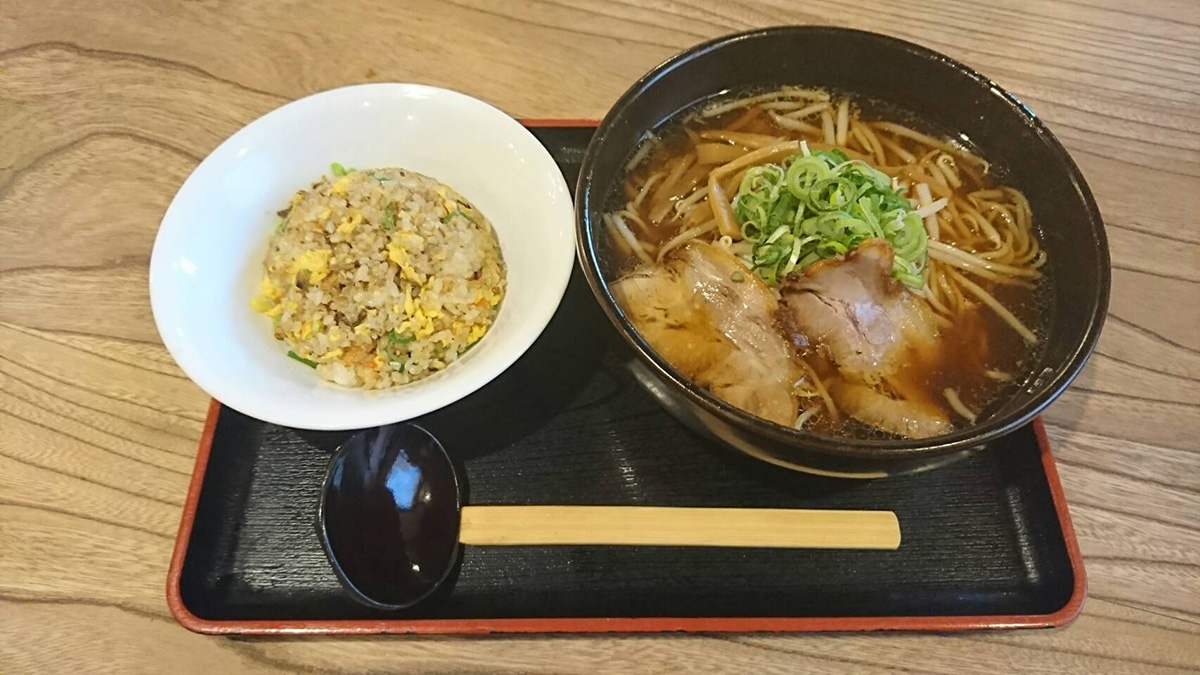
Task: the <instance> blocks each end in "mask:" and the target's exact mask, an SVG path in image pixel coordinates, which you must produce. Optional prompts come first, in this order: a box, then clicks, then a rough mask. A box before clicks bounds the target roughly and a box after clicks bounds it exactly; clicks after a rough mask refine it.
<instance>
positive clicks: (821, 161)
mask: <svg viewBox="0 0 1200 675" xmlns="http://www.w3.org/2000/svg"><path fill="white" fill-rule="evenodd" d="M626 168H627V171H626V176H625V180H624V182H623V184H622V185H621V186H620V188H619V190H620V191H619V195H618V196H617V198H616V199H615V202H616V206H615V207H614V208H612V210H611V211H610V212H609V213H607V214H605V215H604V216H603V223H604V227H605V229H606V230H607V232H608V233H609V235H610V239H611V243H612V250H613V251H614V252H615V254H616V255H617V257H618V258H619V259H620V264H619V265H618V268H619V269H620V270H622V271H623V272H624V273H625V274H626V277H625V278H627V279H628V278H630V277H631V276H634V277H638V278H639V283H642V281H644V280H645V279H646V278H648V277H647V276H646V275H648V274H653V273H655V271H656V270H663V269H666V268H669V267H671V266H672V265H674V267H673V268H672V269H674V270H675V271H676V272H678V270H679V269H681V268H680V267H679V265H680V264H681V262H680V260H681V259H682V258H683V257H685V256H686V255H689V254H688V253H687V251H688V250H689V247H691V246H693V244H694V243H695V242H704V243H706V244H709V245H713V246H716V247H719V248H720V249H722V250H724V251H727V252H729V253H731V254H732V255H733V256H735V257H736V258H737V260H738V261H739V262H740V265H741V266H742V270H741V271H734V272H733V273H732V276H731V278H732V279H733V281H735V282H739V284H740V283H741V282H740V279H739V276H740V275H742V274H743V271H744V274H745V275H751V274H753V275H755V277H756V278H755V279H750V281H752V282H753V283H754V286H755V287H756V288H757V286H758V281H759V280H761V281H762V283H763V284H765V287H766V288H768V289H769V290H770V293H772V294H773V295H774V296H775V298H777V299H779V300H780V302H782V303H783V305H781V307H789V304H788V303H789V302H791V300H792V299H793V298H792V297H789V295H788V294H789V292H790V291H789V290H788V289H789V288H794V287H795V286H796V285H797V284H798V283H799V284H800V285H801V286H803V285H805V284H807V285H809V286H819V284H818V283H817V281H816V280H817V279H819V278H821V277H822V276H823V277H824V278H825V279H828V278H830V277H831V276H832V275H831V272H832V271H833V270H834V268H835V267H836V266H838V265H842V266H843V269H842V270H841V271H840V272H838V273H839V274H842V276H845V272H847V271H853V270H852V269H851V267H850V266H849V265H848V264H847V263H852V262H853V263H855V264H857V265H858V267H860V268H865V266H866V258H867V249H868V248H871V247H875V248H876V249H878V250H877V251H876V255H877V256H887V255H890V256H891V260H892V266H893V268H892V274H891V279H890V280H889V281H888V286H887V287H886V290H885V291H883V292H884V293H885V294H888V296H889V297H892V298H893V300H895V299H896V297H898V296H897V294H902V295H903V296H904V297H903V298H900V300H903V302H905V303H909V302H911V303H912V304H914V305H919V307H915V308H914V309H912V311H911V312H910V314H911V316H915V317H922V318H921V321H924V322H927V323H928V324H929V325H930V326H931V328H930V329H929V330H930V331H931V332H934V333H936V338H937V339H936V345H937V347H936V349H933V350H925V351H924V352H923V353H921V354H920V355H918V351H920V350H918V351H913V352H905V357H904V358H903V359H902V363H900V364H899V365H896V366H895V367H892V368H890V369H884V370H881V371H880V372H879V373H867V374H866V375H863V374H862V372H857V373H855V372H851V369H849V368H847V367H845V366H846V364H845V363H844V362H842V361H840V360H839V358H838V357H837V354H836V352H837V349H836V348H832V347H831V345H830V344H829V343H827V342H825V341H824V337H825V336H824V335H823V334H820V332H819V331H814V330H812V326H811V325H807V326H805V327H802V328H807V329H808V330H804V329H800V330H797V329H796V328H795V326H792V328H791V330H790V332H789V330H787V326H786V325H785V324H787V323H788V322H787V321H782V323H781V322H780V321H776V322H775V324H774V325H775V327H777V328H778V330H779V331H780V332H782V333H784V334H786V335H787V339H788V341H789V342H790V343H791V345H792V347H793V350H794V359H793V360H794V362H795V363H794V364H789V365H788V368H792V367H795V368H796V370H795V373H796V374H797V378H796V380H795V382H794V385H793V389H792V391H791V395H792V396H793V397H794V398H795V401H796V404H795V407H794V415H792V414H791V413H787V414H782V413H781V414H780V416H778V417H777V418H773V419H774V421H777V422H780V423H785V422H788V418H792V419H791V420H790V422H789V423H790V424H791V425H792V426H795V427H796V428H805V429H810V430H815V431H818V432H823V433H830V434H841V435H850V436H860V437H861V436H878V435H880V433H883V434H884V435H885V436H887V435H902V436H911V437H924V436H929V435H936V434H938V433H944V432H945V431H948V430H949V429H952V428H954V427H955V426H964V425H969V424H973V423H975V421H976V420H977V419H978V418H981V417H984V416H985V415H986V410H987V408H988V406H990V405H992V404H993V403H995V402H996V401H998V400H1000V399H1001V394H1003V393H1004V392H1005V391H1006V390H1007V389H1008V388H1009V387H1014V386H1017V383H1019V382H1020V381H1021V380H1022V379H1023V378H1024V376H1026V375H1027V371H1028V369H1029V364H1030V363H1031V362H1032V361H1033V357H1034V356H1036V354H1037V349H1038V347H1039V343H1040V341H1041V337H1040V336H1039V334H1038V333H1039V331H1040V330H1041V329H1042V327H1043V326H1044V325H1045V319H1046V314H1047V312H1046V307H1045V302H1044V300H1043V299H1044V298H1045V297H1046V293H1045V289H1044V288H1043V286H1044V285H1045V282H1046V280H1045V279H1044V278H1043V277H1044V275H1043V268H1044V266H1045V264H1046V253H1045V251H1044V250H1043V249H1042V248H1041V246H1040V244H1039V241H1038V236H1037V233H1036V231H1035V229H1034V224H1033V214H1032V211H1031V209H1030V205H1029V202H1028V200H1027V199H1026V198H1025V196H1024V195H1023V194H1022V193H1021V192H1020V191H1019V190H1017V189H1015V188H1013V187H1009V186H1006V185H1002V184H998V183H996V182H994V181H993V180H992V178H991V167H990V166H989V164H988V162H987V161H985V160H984V159H982V158H980V157H977V156H975V155H974V154H971V153H970V152H968V151H966V150H964V149H963V148H960V147H958V146H956V145H954V144H951V143H948V142H946V141H943V140H941V139H939V138H935V137H933V136H929V135H926V134H924V133H921V132H919V131H916V130H913V129H911V128H909V127H906V126H903V125H901V124H898V123H896V122H892V121H887V120H867V119H864V118H863V117H862V116H860V115H859V114H858V112H857V110H856V108H855V106H854V104H853V101H852V100H851V99H849V98H835V97H833V96H831V95H830V94H829V93H828V92H825V91H822V90H817V89H805V88H800V87H783V88H781V89H779V90H776V91H772V92H766V93H759V94H754V95H749V96H743V97H740V98H735V99H732V100H724V101H719V102H717V103H714V104H710V105H708V106H706V107H703V108H701V109H699V110H698V111H693V112H692V113H690V114H689V115H687V116H686V117H684V118H683V119H682V121H681V122H680V123H678V124H677V125H676V128H675V129H674V130H672V132H670V133H667V134H664V137H663V138H661V139H660V138H657V137H653V136H651V137H648V138H647V140H646V141H645V142H643V143H642V144H641V145H640V146H639V147H638V148H637V150H636V151H635V152H634V153H633V155H632V156H631V159H630V161H629V163H628V165H627V167H626ZM881 218H882V219H883V220H881ZM868 241H871V242H875V243H872V244H870V246H865V247H864V246H863V244H865V243H866V242H868ZM879 241H886V242H887V245H886V246H883V245H882V244H880V243H877V242H879ZM881 246H882V247H883V248H889V247H890V249H891V251H890V253H885V252H882V250H883V249H882V248H880V247H881ZM860 247H861V248H862V250H863V254H862V255H861V256H859V255H858V254H857V253H856V251H857V250H858V249H859V248H860ZM693 257H694V256H693ZM856 257H857V258H859V259H856ZM880 264H884V263H882V262H881V263H880ZM638 275H641V276H640V277H639V276H638ZM743 278H744V277H743ZM618 283H619V281H618ZM864 283H865V282H864ZM865 285H866V286H869V285H870V284H869V283H866V284H865ZM627 286H628V285H627ZM739 287H745V285H744V284H741V286H739V285H737V284H735V285H734V286H732V287H731V288H735V289H736V288H739ZM697 288H698V287H697ZM808 290H810V291H811V290H812V289H811V288H810V289H808ZM817 293H818V294H819V291H818V292H817ZM621 297H626V298H627V297H629V296H628V295H627V294H626V295H623V296H621ZM619 299H620V298H619ZM823 300H827V299H823ZM826 304H829V303H828V302H827V303H826ZM835 304H836V303H835ZM905 306H907V305H905ZM623 308H624V309H626V310H627V313H628V310H629V309H630V307H628V306H626V305H624V304H623ZM660 309H661V308H658V309H656V310H655V311H658V310H660ZM780 311H784V310H782V309H781V310H780ZM634 323H635V325H636V326H638V328H639V330H642V331H643V336H644V337H646V338H647V341H648V342H650V344H651V345H652V346H654V347H655V349H656V350H659V351H660V353H662V352H663V346H662V345H661V344H656V342H655V339H652V336H651V335H648V334H647V333H646V332H645V331H644V330H643V326H641V325H638V323H637V321H635V322H634ZM780 326H783V327H780ZM723 330H724V329H723ZM724 335H725V337H726V338H728V339H729V340H732V341H734V342H736V339H735V338H736V336H731V334H730V333H729V331H728V330H725V332H724ZM668 360H669V361H671V362H672V363H673V365H676V366H677V367H679V364H677V363H676V360H675V359H672V358H668ZM681 370H682V371H683V372H684V374H685V375H687V376H689V377H692V376H693V373H690V372H687V370H686V369H681ZM718 379H720V378H718ZM726 379H728V378H726ZM726 385H728V383H726ZM726 385H722V386H726ZM710 388H712V387H710ZM713 390H714V393H715V394H717V395H718V396H721V392H719V391H717V390H716V389H715V388H713ZM831 392H832V395H831ZM739 396H741V394H739ZM727 400H730V399H728V398H727ZM839 401H840V402H842V403H843V404H845V405H839ZM730 402H731V403H733V404H734V405H738V406H739V407H743V408H746V409H749V410H751V412H756V410H755V409H754V408H753V407H752V406H748V405H746V404H744V403H742V402H740V401H736V400H730ZM910 403H911V404H912V405H911V406H909V407H905V406H908V405H909V404H910ZM847 405H848V406H849V414H847V411H846V410H842V408H843V407H846V406H847ZM872 405H878V406H882V407H883V408H894V409H895V410H900V411H901V412H903V413H904V415H908V414H909V411H910V410H916V409H917V408H920V407H921V406H923V408H921V409H923V410H927V411H931V414H933V413H934V411H936V415H935V416H941V417H944V418H945V420H947V424H946V425H940V426H938V425H935V426H927V427H920V425H915V426H914V425H911V424H910V425H909V426H896V424H888V423H880V422H879V421H878V420H877V418H876V415H875V414H874V413H872V412H870V410H871V408H870V406H872ZM914 406H915V407H914ZM864 410H866V411H867V412H864ZM913 414H914V415H915V414H916V413H913ZM764 416H765V415H764ZM909 422H912V420H907V421H906V424H907V423H909Z"/></svg>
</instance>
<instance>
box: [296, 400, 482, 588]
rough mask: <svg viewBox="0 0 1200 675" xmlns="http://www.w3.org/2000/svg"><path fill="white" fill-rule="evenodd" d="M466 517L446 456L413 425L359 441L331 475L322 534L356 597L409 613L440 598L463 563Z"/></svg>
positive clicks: (320, 519) (320, 518) (373, 432)
mask: <svg viewBox="0 0 1200 675" xmlns="http://www.w3.org/2000/svg"><path fill="white" fill-rule="evenodd" d="M461 510H462V503H461V500H460V492H459V485H458V478H457V476H456V474H455V472H454V466H453V464H451V462H450V456H449V455H448V454H446V449H445V448H444V447H442V444H441V443H440V442H438V440H437V438H435V437H434V436H433V435H432V434H430V433H429V432H428V431H426V430H425V429H423V428H422V427H420V426H417V425H416V424H412V423H404V424H391V425H388V426H383V427H378V428H375V429H369V430H367V431H363V432H361V433H358V434H355V435H354V436H352V437H351V438H350V439H349V440H347V441H346V442H345V443H344V444H342V446H341V447H340V448H339V449H338V451H337V453H335V454H334V456H333V458H332V459H331V460H330V462H329V469H328V470H327V472H326V474H325V481H324V484H323V485H322V490H321V501H320V505H319V507H318V510H317V530H318V535H319V536H320V539H321V543H322V544H323V545H324V547H325V553H326V555H327V557H328V558H329V562H330V564H332V565H333V569H334V572H336V573H337V575H338V578H339V579H340V580H341V582H342V584H343V585H344V586H345V587H346V588H347V590H349V591H350V592H351V594H353V595H354V597H355V598H356V599H357V600H359V601H361V602H363V603H365V604H367V605H370V606H372V607H375V608H378V609H404V608H407V607H411V606H413V605H415V604H417V603H418V602H420V601H421V600H424V599H425V598H426V597H428V596H429V595H430V594H432V593H433V592H434V591H435V590H436V589H437V588H438V586H440V585H441V583H442V582H443V581H444V580H445V579H446V577H447V576H449V574H450V571H451V570H452V569H453V568H454V562H455V560H456V558H457V556H458V547H459V546H458V534H459V523H460V516H461Z"/></svg>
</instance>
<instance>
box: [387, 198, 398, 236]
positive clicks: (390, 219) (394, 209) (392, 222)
mask: <svg viewBox="0 0 1200 675" xmlns="http://www.w3.org/2000/svg"><path fill="white" fill-rule="evenodd" d="M399 211H400V205H399V204H397V203H396V202H388V204H387V206H385V207H383V229H385V230H390V229H392V228H393V227H395V226H396V213H398V212H399Z"/></svg>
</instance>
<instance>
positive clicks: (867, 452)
mask: <svg viewBox="0 0 1200 675" xmlns="http://www.w3.org/2000/svg"><path fill="white" fill-rule="evenodd" d="M783 84H800V85H805V86H815V87H825V88H829V89H832V90H835V91H839V92H843V93H849V94H852V95H855V96H857V97H860V98H862V99H864V100H867V101H880V102H884V103H886V105H887V106H888V107H890V108H893V109H896V110H900V111H903V112H904V113H905V114H904V115H903V117H907V118H908V119H904V120H903V121H905V122H906V123H908V124H911V125H912V126H914V127H917V128H918V129H924V130H925V131H928V132H930V133H933V134H935V135H953V136H955V137H957V138H958V139H959V140H960V141H962V142H964V143H965V144H968V145H970V146H973V147H974V148H975V149H976V150H977V151H978V152H979V154H980V155H981V156H983V157H985V158H986V159H988V160H989V161H991V162H992V164H993V166H994V167H996V170H997V172H998V173H1000V174H1001V175H1002V176H1003V177H1004V181H1005V182H1006V183H1008V184H1011V185H1013V186H1014V187H1017V188H1018V189H1020V190H1021V191H1023V192H1024V193H1025V195H1026V196H1027V197H1028V198H1029V201H1030V204H1031V206H1032V209H1033V215H1034V221H1035V225H1038V226H1040V228H1041V243H1042V245H1043V248H1045V250H1046V251H1047V252H1048V254H1049V260H1050V264H1049V267H1048V269H1050V271H1051V272H1052V273H1053V274H1054V284H1053V294H1054V299H1053V305H1054V307H1056V311H1055V312H1054V314H1053V316H1052V319H1051V321H1050V324H1049V327H1048V331H1047V334H1046V335H1045V336H1044V339H1045V340H1046V341H1047V344H1048V347H1047V348H1046V349H1045V350H1044V351H1043V356H1042V359H1041V361H1040V363H1038V364H1037V365H1036V366H1035V367H1034V368H1033V372H1032V374H1031V375H1030V377H1029V379H1028V381H1027V382H1025V383H1024V385H1023V388H1022V389H1021V390H1020V391H1018V393H1017V394H1016V395H1015V396H1013V397H1012V398H1011V400H1009V401H1008V402H1007V403H1006V404H1004V405H1002V406H1000V407H999V408H998V409H997V410H995V411H993V412H992V414H991V416H990V417H989V418H987V419H984V420H982V421H981V423H980V424H979V425H977V426H975V427H972V428H969V429H966V430H962V431H958V432H955V433H952V434H948V435H946V436H942V437H939V438H936V439H929V440H924V441H910V440H903V439H896V440H859V439H846V438H831V437H825V436H817V435H813V434H808V433H804V432H797V431H794V430H792V429H789V428H785V427H782V426H779V425H775V424H772V423H769V422H766V421H765V420H762V419H759V418H757V417H754V416H752V415H750V414H748V413H745V412H743V411H741V410H738V409H736V408H734V407H732V406H730V405H728V404H726V403H724V402H723V401H720V400H718V399H716V398H715V397H713V396H711V395H710V394H708V392H706V391H704V390H703V389H701V388H699V387H697V386H695V385H693V384H692V383H691V382H690V381H688V380H687V379H686V378H684V377H683V376H682V375H680V374H679V373H677V372H676V371H675V370H674V369H673V368H671V367H670V365H668V364H667V363H666V362H665V361H663V360H662V359H661V358H659V357H658V355H657V354H655V353H654V351H653V350H652V349H650V347H649V345H647V344H646V343H645V342H644V341H643V340H642V339H641V337H640V336H638V335H637V333H636V331H634V329H633V328H632V327H631V326H630V325H629V324H628V322H627V321H626V320H625V319H624V317H623V315H622V314H621V312H620V309H619V308H618V307H617V305H616V303H615V301H614V300H613V298H612V296H611V295H610V294H609V292H608V289H607V286H606V281H607V280H610V279H611V278H613V276H614V274H613V270H612V269H610V268H609V266H608V260H607V256H606V247H607V245H608V242H607V239H606V237H605V235H604V234H603V229H602V228H594V227H593V224H595V223H599V222H600V215H601V214H602V213H603V212H604V211H605V210H606V209H607V208H608V205H607V201H608V199H609V197H610V193H611V190H612V188H613V186H614V185H615V184H616V183H617V181H619V180H620V179H621V178H622V172H623V169H624V166H625V164H626V162H627V160H628V157H629V155H630V153H631V152H632V151H633V149H634V148H635V147H636V145H637V144H638V142H639V140H640V139H641V138H642V135H643V134H644V133H645V132H646V131H647V130H650V129H655V128H657V127H659V126H660V125H662V124H663V123H664V122H665V121H666V120H668V119H670V118H672V117H673V116H674V115H675V114H676V113H677V112H679V111H681V110H684V109H687V108H689V107H691V106H693V105H695V104H697V102H699V101H702V100H705V99H708V98H710V97H712V96H715V95H718V94H720V93H721V92H724V91H734V92H737V91H743V90H746V89H748V88H749V89H753V88H774V87H778V86H780V85H783ZM575 203H576V217H577V220H578V234H579V240H578V243H579V255H580V261H581V263H582V265H583V267H584V271H585V273H586V274H587V277H588V282H589V284H590V285H591V286H592V289H593V292H594V293H595V296H596V298H597V299H598V300H599V302H600V304H601V305H602V306H603V308H604V310H605V312H606V314H607V315H608V317H609V319H610V321H611V323H612V325H613V326H615V327H616V328H617V330H618V331H619V332H620V333H621V335H622V336H623V337H624V340H625V342H626V344H628V345H629V346H630V347H631V348H632V349H633V351H634V352H635V353H636V354H637V356H636V358H635V360H634V363H633V364H632V365H633V366H634V368H635V372H636V373H637V375H638V377H639V379H640V380H641V381H642V382H643V384H644V385H645V386H646V387H647V391H650V392H651V393H652V394H653V395H654V396H655V397H656V398H657V399H658V400H659V401H660V402H661V403H662V404H663V405H664V406H666V407H667V409H668V410H670V411H671V412H672V414H674V415H675V416H676V417H677V418H679V419H680V420H682V421H684V422H685V423H686V424H688V425H689V426H691V427H693V428H695V429H697V430H701V431H703V432H704V433H707V434H709V435H710V436H712V437H714V438H717V439H720V440H721V441H723V442H724V443H726V444H727V445H731V446H733V447H736V448H739V449H741V450H742V451H744V452H746V453H748V454H752V455H754V456H756V457H759V458H760V459H764V460H766V461H769V462H773V463H777V464H781V465H785V466H791V467H794V468H804V469H808V470H813V469H816V470H820V471H828V472H839V473H846V474H858V475H863V476H868V475H871V474H874V473H877V472H885V473H889V474H894V473H898V472H907V471H916V470H923V469H930V468H934V467H937V466H940V465H944V464H946V463H947V462H949V461H951V460H953V459H955V458H958V457H961V456H963V455H965V454H966V453H968V452H970V451H971V450H972V449H973V448H978V447H979V446H980V444H981V443H985V442H988V441H991V440H994V439H997V438H999V437H1000V436H1002V435H1003V434H1006V433H1010V432H1012V431H1013V430H1014V429H1016V428H1018V427H1019V426H1020V425H1022V424H1025V423H1027V422H1028V421H1029V420H1030V419H1032V418H1033V416H1034V415H1036V414H1037V413H1038V412H1039V411H1040V410H1041V409H1042V408H1044V407H1045V406H1046V405H1047V404H1048V403H1050V401H1052V400H1053V399H1054V398H1055V397H1056V396H1058V395H1059V394H1060V393H1061V392H1062V391H1063V389H1065V388H1066V387H1067V385H1069V384H1070V382H1071V381H1072V380H1073V379H1074V378H1075V376H1076V375H1077V374H1078V373H1079V371H1080V370H1081V369H1082V368H1083V365H1084V363H1085V362H1086V361H1087V358H1088V356H1089V355H1090V354H1091V352H1092V349H1093V348H1094V346H1095V342H1096V339H1097V338H1098V337H1099V334H1100V328H1101V326H1102V324H1103V321H1104V316H1105V312H1106V308H1107V306H1108V296H1109V284H1110V267H1109V256H1108V244H1107V240H1106V238H1105V234H1104V226H1103V223H1102V221H1101V218H1100V212H1099V210H1098V209H1097V207H1096V204H1095V202H1094V200H1093V199H1092V196H1091V192H1090V191H1089V190H1088V187H1087V183H1086V182H1085V181H1084V179H1083V176H1082V175H1081V174H1080V172H1079V169H1078V168H1077V167H1076V166H1075V163H1074V162H1073V161H1072V160H1071V158H1070V156H1069V155H1068V154H1067V152H1066V151H1065V150H1064V149H1063V147H1062V146H1061V145H1060V144H1059V142H1058V140H1057V139H1056V138H1055V137H1054V135H1053V134H1052V133H1051V132H1050V131H1049V129H1047V128H1046V127H1045V125H1043V124H1042V122H1041V120H1039V119H1038V118H1037V117H1036V116H1035V115H1034V114H1033V113H1032V112H1031V111H1030V110H1029V109H1028V108H1026V107H1025V106H1024V104H1022V103H1021V102H1020V101H1018V100H1017V99H1016V98H1015V97H1013V96H1012V95H1011V94H1009V93H1007V92H1005V91H1004V90H1003V89H1001V88H1000V87H999V86H998V85H996V84H995V83H994V82H992V81H990V80H988V79H987V78H986V77H983V76H982V75H980V74H978V73H976V72H974V71H972V70H970V69H969V68H967V67H966V66H963V65H962V64H960V63H958V62H957V61H954V60H952V59H950V58H948V57H946V56H943V55H941V54H938V53H936V52H933V51H930V50H928V49H925V48H923V47H920V46H918V45H914V44H912V43H909V42H904V41H901V40H897V39H894V38H889V37H886V36H882V35H878V34H874V33H866V32H862V31H856V30H850V29H843V28H829V27H819V26H796V27H784V28H771V29H763V30H757V31H751V32H748V33H742V34H738V35H732V36H728V37H725V38H721V39H718V40H714V41H712V42H707V43H704V44H702V45H698V46H696V47H693V48H692V49H689V50H687V51H686V52H684V53H682V54H680V55H679V56H677V57H675V58H673V59H671V60H670V61H668V62H666V63H664V64H663V65H661V66H659V67H658V68H656V69H655V70H653V71H651V72H650V73H648V74H647V75H646V76H645V77H643V78H642V79H641V80H639V81H638V82H637V83H636V84H634V85H633V87H631V88H630V89H629V91H628V92H626V93H625V95H624V96H622V97H621V99H620V100H618V101H617V103H616V104H615V105H614V106H613V108H612V110H611V111H610V112H609V114H608V115H607V116H606V117H605V119H604V120H603V122H602V123H601V125H600V127H599V129H598V130H597V132H596V136H595V138H594V139H593V140H592V142H591V144H590V146H589V147H588V152H587V156H586V157H585V160H584V163H583V168H582V174H581V175H580V184H579V185H578V187H577V188H576V193H575Z"/></svg>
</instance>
